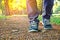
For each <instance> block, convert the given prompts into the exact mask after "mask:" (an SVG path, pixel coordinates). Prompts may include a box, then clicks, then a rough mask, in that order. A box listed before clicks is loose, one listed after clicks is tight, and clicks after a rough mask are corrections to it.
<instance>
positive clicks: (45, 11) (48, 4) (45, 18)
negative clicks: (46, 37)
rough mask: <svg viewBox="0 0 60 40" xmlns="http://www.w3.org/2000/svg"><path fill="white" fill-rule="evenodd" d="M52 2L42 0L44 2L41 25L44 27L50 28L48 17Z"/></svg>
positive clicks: (50, 0)
mask: <svg viewBox="0 0 60 40" xmlns="http://www.w3.org/2000/svg"><path fill="white" fill-rule="evenodd" d="M53 3H54V0H44V3H43V14H42V17H43V25H44V28H46V29H50V28H52V26H51V24H50V17H51V15H52V12H51V11H52V7H53Z"/></svg>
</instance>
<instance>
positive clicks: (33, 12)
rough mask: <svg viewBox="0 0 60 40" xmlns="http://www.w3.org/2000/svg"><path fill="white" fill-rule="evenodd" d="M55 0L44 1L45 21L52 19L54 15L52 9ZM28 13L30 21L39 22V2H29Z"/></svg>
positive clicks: (33, 0) (28, 0)
mask: <svg viewBox="0 0 60 40" xmlns="http://www.w3.org/2000/svg"><path fill="white" fill-rule="evenodd" d="M53 2H54V0H43V11H42V18H43V19H50V16H51V15H52V12H51V11H52V7H53ZM27 12H28V18H29V19H30V21H37V22H38V20H37V18H38V16H39V14H40V13H39V12H38V8H37V2H36V0H27Z"/></svg>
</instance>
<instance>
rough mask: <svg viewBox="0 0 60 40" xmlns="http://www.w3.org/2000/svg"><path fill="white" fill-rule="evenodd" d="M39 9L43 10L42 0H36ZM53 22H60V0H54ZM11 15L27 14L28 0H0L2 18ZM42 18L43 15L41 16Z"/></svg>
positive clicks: (0, 17) (0, 16)
mask: <svg viewBox="0 0 60 40" xmlns="http://www.w3.org/2000/svg"><path fill="white" fill-rule="evenodd" d="M36 1H37V7H38V9H39V11H42V2H43V1H42V0H36ZM52 13H53V15H52V17H51V22H53V23H56V24H60V0H54V6H53V11H52ZM11 15H23V16H24V15H27V11H26V0H0V19H3V18H6V16H11ZM39 19H40V20H42V17H40V16H39Z"/></svg>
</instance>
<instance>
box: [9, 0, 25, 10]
mask: <svg viewBox="0 0 60 40" xmlns="http://www.w3.org/2000/svg"><path fill="white" fill-rule="evenodd" d="M8 3H9V7H10V9H12V10H16V9H17V10H22V9H24V8H26V0H9V2H8Z"/></svg>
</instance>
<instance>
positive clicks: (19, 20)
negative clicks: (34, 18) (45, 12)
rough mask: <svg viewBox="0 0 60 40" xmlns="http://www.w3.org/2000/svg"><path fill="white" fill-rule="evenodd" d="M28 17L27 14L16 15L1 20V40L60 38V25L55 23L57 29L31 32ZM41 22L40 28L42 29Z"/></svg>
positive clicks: (58, 39)
mask: <svg viewBox="0 0 60 40" xmlns="http://www.w3.org/2000/svg"><path fill="white" fill-rule="evenodd" d="M28 26H29V22H28V18H27V17H26V16H24V17H23V16H14V17H11V18H9V19H5V20H0V40H60V27H59V26H57V25H53V28H54V29H55V30H49V31H47V32H45V33H42V32H37V33H29V32H28ZM42 28H43V27H42V24H41V23H40V26H39V29H42Z"/></svg>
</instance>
